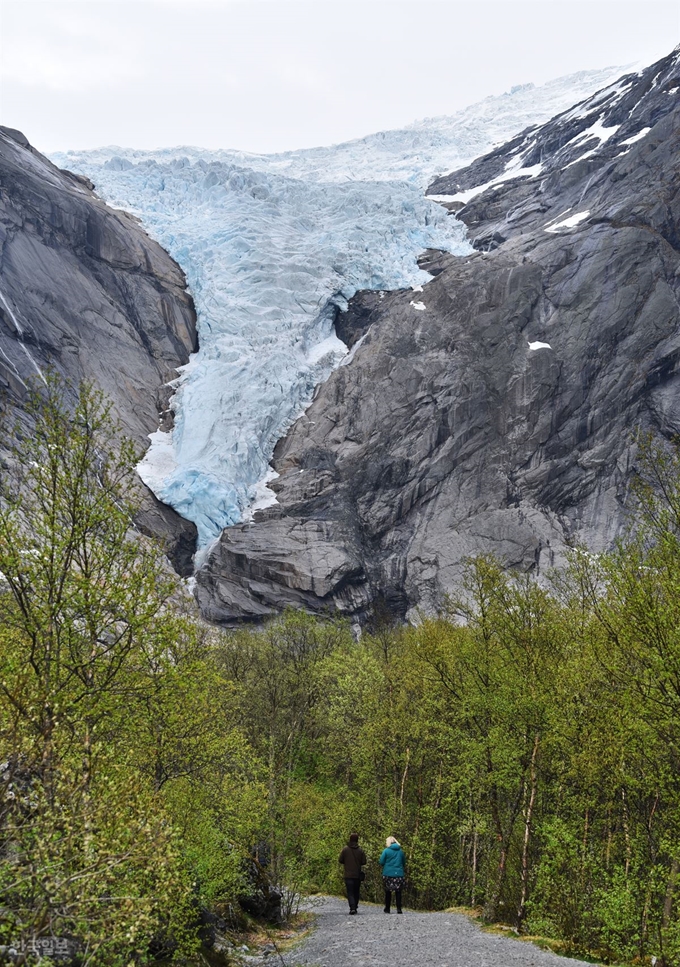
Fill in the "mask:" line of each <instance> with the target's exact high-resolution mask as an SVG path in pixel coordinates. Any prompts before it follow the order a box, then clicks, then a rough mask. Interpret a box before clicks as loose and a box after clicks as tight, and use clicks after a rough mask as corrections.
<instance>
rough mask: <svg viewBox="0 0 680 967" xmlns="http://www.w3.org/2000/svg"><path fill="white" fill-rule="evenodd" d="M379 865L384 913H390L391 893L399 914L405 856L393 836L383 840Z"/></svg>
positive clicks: (404, 871)
mask: <svg viewBox="0 0 680 967" xmlns="http://www.w3.org/2000/svg"><path fill="white" fill-rule="evenodd" d="M380 865H381V866H382V873H383V886H384V887H385V909H384V912H385V913H389V912H390V907H391V904H392V891H394V895H395V897H396V900H397V913H401V891H402V890H403V889H404V880H405V873H406V856H405V854H404V851H403V849H402V848H401V846H400V845H399V843H398V842H397V841H396V839H395V838H394V836H388V837H387V839H386V840H385V849H384V850H383V851H382V853H381V855H380Z"/></svg>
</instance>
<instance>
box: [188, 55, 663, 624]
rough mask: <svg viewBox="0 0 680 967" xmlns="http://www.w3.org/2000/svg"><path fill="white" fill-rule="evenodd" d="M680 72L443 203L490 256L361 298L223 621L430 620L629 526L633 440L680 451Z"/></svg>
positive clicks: (500, 162) (244, 533) (221, 612)
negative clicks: (490, 561)
mask: <svg viewBox="0 0 680 967" xmlns="http://www.w3.org/2000/svg"><path fill="white" fill-rule="evenodd" d="M679 187H680V52H679V51H678V50H676V51H675V52H674V53H673V54H672V55H670V56H669V57H668V58H666V59H665V60H663V61H660V62H659V63H658V64H656V65H654V66H653V67H651V68H649V69H648V70H646V71H643V72H641V73H640V74H634V75H629V76H627V77H625V78H623V79H622V80H620V81H619V82H617V83H616V84H615V85H613V86H612V87H610V88H607V89H605V90H604V91H603V92H600V94H598V95H595V96H594V97H592V98H590V99H589V100H587V101H585V102H583V103H582V104H580V105H578V106H577V107H575V108H574V109H572V110H570V111H568V112H566V113H564V114H562V115H560V116H558V117H557V118H555V119H554V120H552V121H551V122H549V123H548V124H546V125H544V126H543V127H540V128H534V129H529V130H527V131H525V132H524V133H523V134H521V135H520V136H519V137H517V138H515V139H514V140H513V141H511V142H509V143H508V144H506V145H504V146H503V147H501V148H499V149H498V150H496V151H494V152H492V153H491V154H489V155H487V156H486V157H484V158H482V159H480V160H478V161H477V162H475V163H474V164H473V165H471V166H470V167H468V168H466V169H464V170H461V171H457V172H454V173H453V174H451V175H448V176H446V177H443V178H441V179H438V180H437V181H436V182H435V183H434V184H433V185H432V186H431V187H430V189H429V193H430V194H433V195H436V196H439V197H440V199H441V200H442V203H444V204H446V205H447V207H449V208H450V209H451V210H452V211H457V215H456V216H452V217H458V218H461V219H462V220H463V221H464V222H465V224H466V225H467V226H468V229H469V234H470V238H471V241H472V243H473V245H474V248H475V252H474V254H471V255H469V256H467V257H462V258H461V257H454V256H450V255H444V254H441V253H436V252H428V253H425V255H424V256H423V262H422V264H423V266H424V267H425V268H427V269H428V270H429V271H430V273H431V274H432V276H433V279H432V281H431V282H429V283H428V284H427V285H426V286H424V288H423V291H422V292H413V291H401V292H390V293H363V294H360V295H359V296H357V297H356V298H355V299H354V300H353V301H352V304H351V305H350V308H349V310H348V312H347V313H346V314H344V315H341V316H339V317H338V320H337V329H338V334H339V335H340V336H341V338H343V339H345V340H346V341H347V342H348V343H349V344H352V345H353V348H354V352H353V354H352V358H351V360H350V361H349V362H348V363H347V365H344V366H341V367H340V368H339V369H338V370H337V371H336V372H334V373H333V375H332V376H331V378H330V379H329V380H328V381H327V382H326V383H325V384H324V385H323V386H321V387H320V388H319V390H318V392H317V395H316V398H315V400H314V402H313V403H312V405H311V406H310V407H309V409H308V410H307V412H306V413H305V415H304V416H303V417H302V418H301V419H300V420H298V421H297V423H296V424H295V425H294V426H293V427H292V429H291V430H290V432H289V433H288V435H287V436H286V438H285V439H283V440H282V441H280V443H279V445H278V447H277V450H276V453H275V458H274V464H273V465H274V468H275V470H276V471H277V472H278V473H279V475H280V476H279V478H278V479H277V480H276V481H275V483H274V484H273V485H272V489H274V490H275V491H276V494H277V498H278V503H277V504H276V505H275V506H273V507H270V508H268V509H267V510H266V511H263V512H260V513H259V514H257V515H256V516H255V520H254V522H253V523H249V524H244V525H240V526H237V527H231V528H228V529H227V530H225V531H224V532H223V534H222V537H221V539H220V540H219V542H218V544H217V545H216V546H215V548H214V549H213V551H212V553H211V555H210V557H209V558H208V560H207V562H206V563H205V565H204V566H203V567H202V568H201V570H200V572H199V573H198V575H197V578H198V580H197V595H198V598H199V602H200V604H201V607H202V609H203V612H204V614H205V615H206V616H207V617H209V618H212V619H215V620H221V621H231V620H235V619H244V618H245V619H252V618H261V617H264V616H266V615H269V614H272V613H273V612H275V611H276V610H278V609H280V608H282V607H284V606H286V605H294V606H302V607H305V608H308V609H310V610H312V611H322V610H325V609H330V610H339V611H341V612H344V613H348V614H355V615H358V616H359V617H361V616H362V615H366V614H367V613H369V612H370V609H371V608H372V606H373V605H374V603H375V602H376V601H377V600H379V599H382V600H383V601H384V603H385V604H386V605H387V607H388V608H389V609H390V610H391V611H392V613H393V614H395V615H396V616H398V617H404V616H406V615H407V614H409V613H412V612H413V611H414V610H415V609H418V608H424V609H433V608H436V607H437V606H438V605H439V604H440V603H441V601H442V598H443V595H444V594H445V593H446V592H447V591H449V590H450V589H452V588H454V587H455V586H456V584H457V582H458V581H459V579H460V574H461V566H462V562H463V560H464V558H465V557H466V556H468V555H471V554H478V553H482V552H492V553H494V554H497V555H499V556H500V557H501V558H502V559H503V560H504V561H505V563H506V564H507V565H509V566H512V567H517V568H521V569H524V570H528V569H536V570H539V571H541V570H543V569H545V568H547V567H549V566H551V565H555V564H560V563H561V562H562V561H563V560H564V553H565V549H566V548H567V547H568V546H569V545H570V544H571V543H573V541H574V539H579V540H581V541H584V542H586V543H587V544H588V545H590V546H591V547H592V548H594V549H599V548H603V547H606V546H608V545H609V544H610V543H611V541H612V540H613V538H614V537H615V536H616V535H617V534H618V533H620V531H621V529H622V527H623V526H624V522H625V520H626V513H627V510H626V502H627V495H628V490H629V485H630V480H631V475H632V473H633V472H634V468H635V453H636V448H635V435H636V433H637V432H638V431H639V430H651V431H652V432H653V433H655V434H661V435H663V436H666V437H668V436H670V435H673V434H676V433H680V304H679V298H680V230H679V225H680V193H679Z"/></svg>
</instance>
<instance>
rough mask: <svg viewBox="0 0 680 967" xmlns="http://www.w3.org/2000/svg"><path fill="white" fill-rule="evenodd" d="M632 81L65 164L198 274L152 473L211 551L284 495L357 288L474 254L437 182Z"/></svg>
mask: <svg viewBox="0 0 680 967" xmlns="http://www.w3.org/2000/svg"><path fill="white" fill-rule="evenodd" d="M620 74H621V69H620V68H616V69H613V68H612V69H608V70H606V71H590V72H582V73H581V74H578V75H575V76H572V77H568V78H562V79H560V80H558V81H553V82H551V83H550V84H547V85H544V86H543V87H539V88H535V87H532V86H530V85H528V86H523V87H521V88H518V89H515V90H513V91H512V92H510V93H509V94H506V95H503V96H502V97H497V98H487V99H486V100H485V101H483V102H481V103H480V104H478V105H475V106H473V107H471V108H467V109H465V110H464V111H461V112H459V114H457V115H454V116H452V117H446V118H437V119H430V120H426V121H423V122H418V123H416V124H414V125H411V126H410V127H408V128H404V129H402V130H400V131H390V132H384V133H382V134H378V135H372V136H370V137H368V138H363V139H361V140H359V141H354V142H350V143H347V144H344V145H337V146H334V147H330V148H316V149H310V150H302V151H297V152H286V153H284V154H280V155H269V156H267V155H247V154H244V153H242V152H234V151H205V150H200V149H196V148H177V149H163V150H159V151H154V152H146V151H137V150H123V149H121V148H107V149H99V150H97V151H89V152H68V153H65V154H59V155H53V160H54V161H55V162H56V163H57V164H59V165H61V166H63V167H66V168H70V169H71V170H75V171H78V172H81V173H83V174H86V175H87V176H88V177H89V178H91V179H92V181H93V182H94V183H95V185H96V188H97V191H98V192H99V194H100V195H101V196H102V197H103V198H104V199H106V200H107V201H108V202H109V203H110V204H111V205H114V206H119V207H121V208H125V209H126V210H128V211H131V212H133V213H134V214H136V215H137V216H138V217H139V218H140V219H141V220H142V222H143V224H144V225H145V227H146V229H147V230H148V231H149V233H150V234H151V235H152V236H153V237H155V238H156V239H157V240H158V241H159V242H160V243H161V245H163V246H164V247H165V248H166V249H167V251H168V252H170V254H171V255H172V256H173V258H175V259H176V260H177V262H179V264H180V265H181V267H182V268H183V270H184V272H185V273H186V276H187V280H188V283H189V287H190V290H191V293H192V295H193V297H194V300H195V303H196V309H197V314H198V330H199V343H200V349H199V352H198V353H196V354H195V355H194V356H193V357H192V359H191V361H190V362H189V364H188V365H187V366H185V367H183V369H182V371H181V374H180V376H179V378H178V379H177V380H176V384H175V385H176V393H175V397H174V400H173V404H172V405H173V409H174V411H175V426H174V429H173V431H172V433H171V434H167V433H162V432H160V431H159V432H157V433H155V434H153V435H152V437H151V447H150V449H149V451H148V453H147V455H146V457H145V458H144V460H143V461H142V463H141V464H140V466H139V468H138V469H139V472H140V475H141V476H142V478H143V480H144V481H145V482H146V483H147V484H148V485H149V486H150V487H151V489H152V490H153V491H154V492H155V493H156V495H157V496H158V497H159V498H160V499H161V500H163V501H164V502H166V503H168V504H170V505H172V506H173V507H174V508H175V509H176V510H177V511H178V512H179V513H180V514H181V515H182V516H183V517H186V518H188V519H189V520H192V521H194V522H195V523H196V526H197V528H198V535H199V554H200V553H201V551H202V552H203V553H204V552H205V550H206V549H207V547H208V546H209V545H210V543H211V542H212V541H213V540H214V539H215V538H216V537H217V536H218V535H219V534H220V532H221V530H222V529H223V528H224V527H226V526H228V525H230V524H234V523H237V522H238V521H240V520H243V519H244V518H247V516H248V515H249V514H250V513H251V512H252V509H253V507H254V506H258V505H262V504H263V503H266V502H267V501H268V500H273V499H274V495H273V494H272V492H271V491H268V490H267V489H266V487H265V482H266V480H267V478H268V475H269V474H270V471H269V461H270V459H271V455H272V452H273V449H274V446H275V444H276V441H277V440H278V439H279V438H280V437H281V436H282V435H283V433H284V432H285V430H286V429H287V427H288V426H289V425H290V424H291V423H292V422H293V420H294V419H295V418H297V416H299V415H300V414H301V412H302V411H303V410H304V408H305V406H306V405H308V403H309V401H310V399H311V395H312V392H313V390H314V387H315V386H316V385H317V384H318V383H319V382H321V381H322V380H324V379H326V378H327V376H328V375H329V373H330V372H331V370H332V369H333V368H334V367H335V366H336V365H338V363H339V362H340V361H341V360H342V358H343V356H344V355H345V354H346V352H347V350H346V347H345V346H344V345H343V344H342V343H341V342H340V340H339V339H337V337H336V336H335V334H334V331H333V316H334V312H335V309H336V307H340V308H342V307H343V306H345V305H346V301H347V300H348V299H349V298H351V296H352V295H353V294H354V293H355V292H356V291H357V290H358V289H362V288H371V289H394V288H402V287H409V286H416V285H422V284H423V283H425V282H427V281H428V279H429V276H428V275H427V274H426V273H425V272H423V271H421V270H420V269H419V268H418V266H417V263H416V258H417V256H418V254H419V253H420V252H422V251H423V249H426V248H440V249H445V250H447V251H449V252H453V253H458V254H465V253H466V252H468V251H469V250H470V249H469V244H468V242H467V241H466V238H465V232H464V226H463V225H462V224H461V223H460V222H458V221H457V220H456V219H454V218H451V217H449V216H448V215H447V213H446V211H445V210H444V209H443V208H442V207H441V206H439V205H437V204H435V203H433V202H432V201H428V200H427V199H426V198H425V197H424V193H423V187H424V185H426V184H427V183H428V181H429V180H430V179H431V178H432V177H433V176H434V175H436V174H438V173H442V172H446V171H450V170H452V169H454V168H456V167H459V166H461V165H463V164H466V163H468V162H469V161H471V160H472V158H474V157H477V156H478V155H480V154H482V153H484V152H485V151H487V150H488V149H489V148H490V147H491V146H492V145H493V144H494V143H501V142H503V141H505V140H507V139H508V138H510V137H511V136H512V135H514V134H515V133H517V132H518V131H520V130H522V129H523V128H524V127H526V126H527V125H529V124H538V123H541V122H543V121H545V120H547V119H548V118H550V117H552V116H553V115H555V114H556V113H559V111H561V110H564V109H566V108H568V107H570V106H572V105H573V104H574V103H575V102H576V101H578V100H580V99H581V98H583V97H586V96H588V95H589V94H591V93H592V92H593V91H595V90H597V89H599V88H600V87H602V86H604V85H605V84H607V83H609V82H611V81H612V80H613V79H614V77H616V76H618V75H620Z"/></svg>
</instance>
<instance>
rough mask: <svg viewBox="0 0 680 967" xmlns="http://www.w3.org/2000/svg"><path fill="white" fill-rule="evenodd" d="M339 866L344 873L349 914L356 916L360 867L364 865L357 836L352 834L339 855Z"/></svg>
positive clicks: (362, 876) (364, 860)
mask: <svg viewBox="0 0 680 967" xmlns="http://www.w3.org/2000/svg"><path fill="white" fill-rule="evenodd" d="M340 864H341V866H343V867H344V871H345V887H346V888H347V901H348V903H349V912H350V914H356V912H357V910H358V908H359V890H360V889H361V881H362V880H363V878H364V874H363V870H362V869H361V867H362V866H365V865H366V854H365V853H364V851H363V850H362V848H361V847H360V846H359V834H358V833H352V835H351V836H350V838H349V843H348V844H347V846H345V847H344V848H343V850H342V853H341V854H340Z"/></svg>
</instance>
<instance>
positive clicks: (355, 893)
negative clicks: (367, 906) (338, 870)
mask: <svg viewBox="0 0 680 967" xmlns="http://www.w3.org/2000/svg"><path fill="white" fill-rule="evenodd" d="M345 887H346V889H347V902H348V903H349V909H350V913H351V912H352V911H356V908H357V907H358V906H359V889H360V887H361V880H359V879H358V878H355V877H345Z"/></svg>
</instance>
